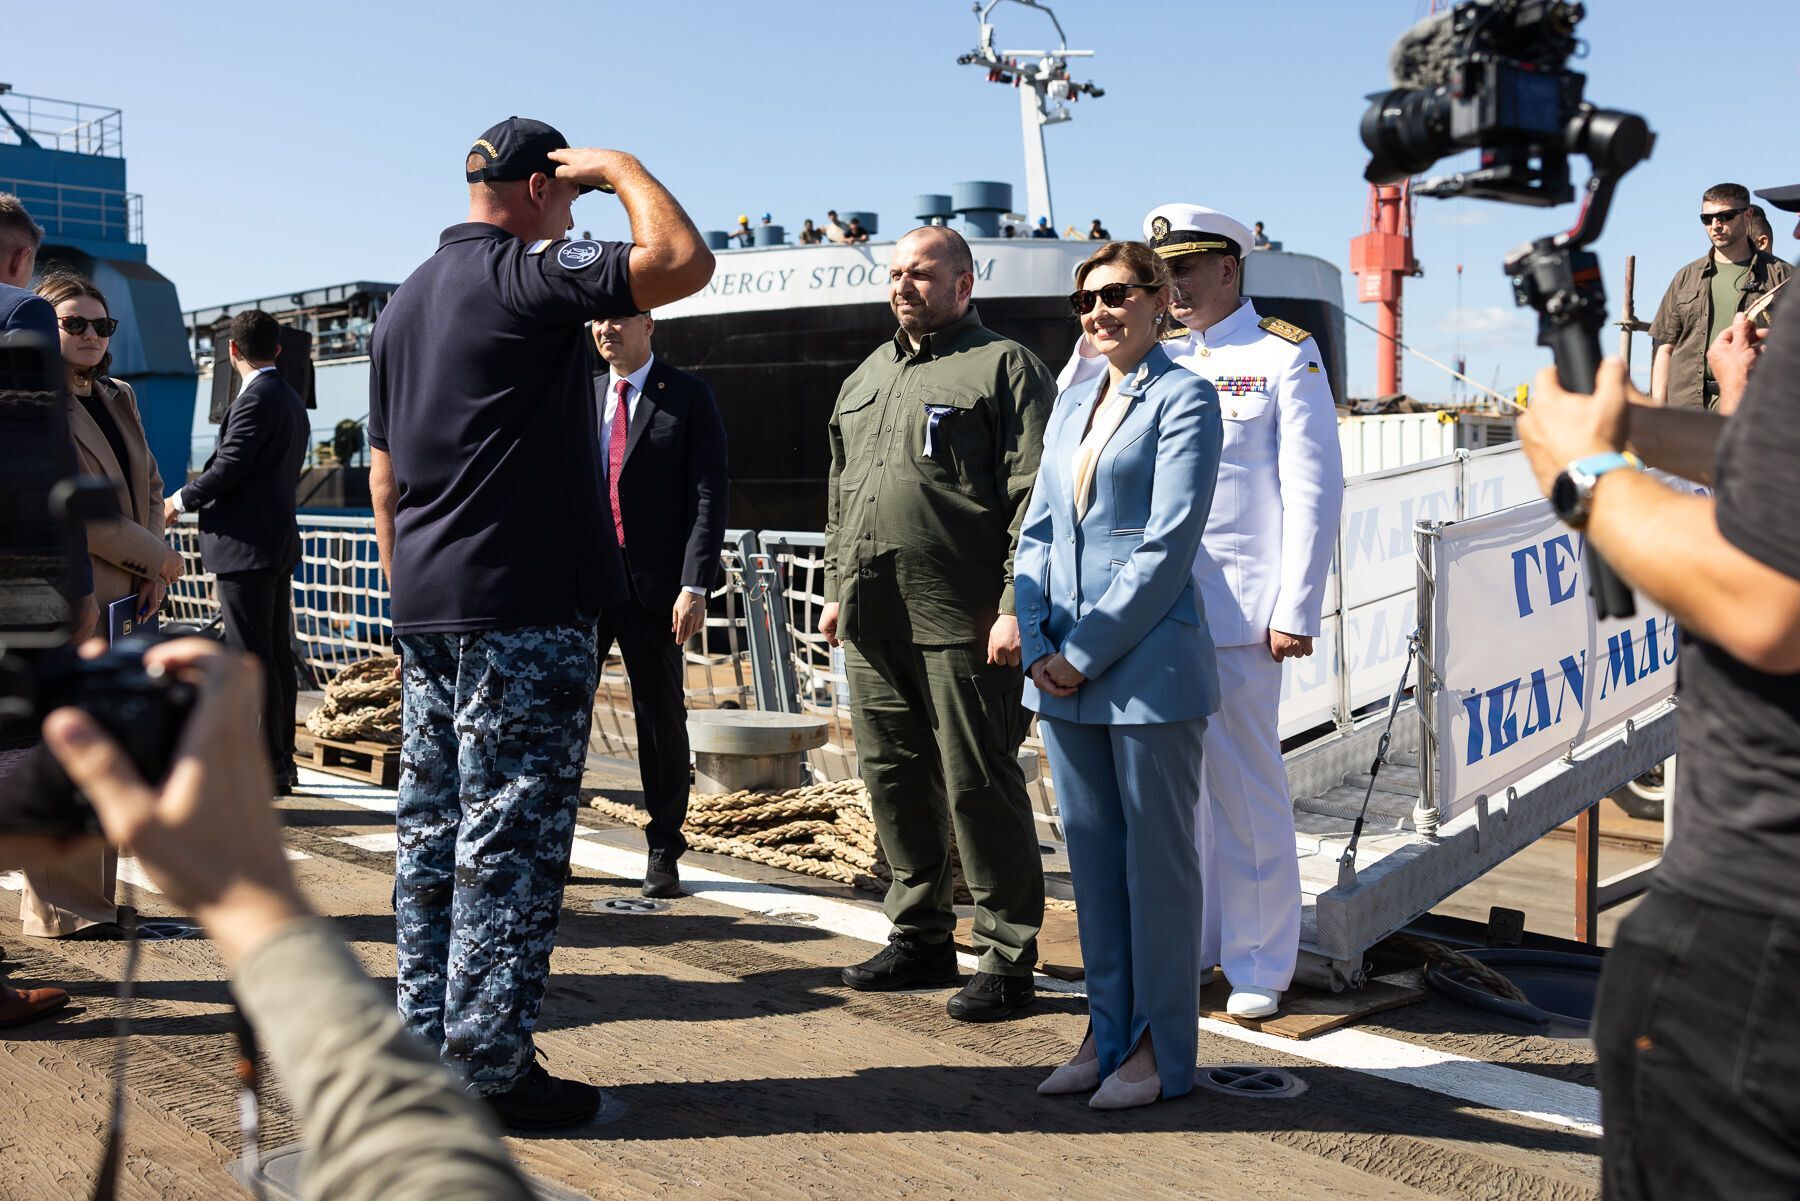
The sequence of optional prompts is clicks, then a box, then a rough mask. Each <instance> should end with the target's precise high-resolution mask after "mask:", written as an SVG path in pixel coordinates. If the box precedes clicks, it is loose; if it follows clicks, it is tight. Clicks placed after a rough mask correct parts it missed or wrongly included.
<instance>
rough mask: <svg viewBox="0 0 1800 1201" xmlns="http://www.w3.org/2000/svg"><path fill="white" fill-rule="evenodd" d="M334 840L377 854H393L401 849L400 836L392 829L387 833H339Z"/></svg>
mask: <svg viewBox="0 0 1800 1201" xmlns="http://www.w3.org/2000/svg"><path fill="white" fill-rule="evenodd" d="M332 841H333V842H341V843H343V844H344V845H345V846H349V847H355V848H356V849H357V850H359V851H373V852H375V853H376V854H382V853H386V854H389V855H391V854H393V853H394V852H395V851H397V850H399V849H400V836H399V835H398V834H396V833H395V832H394V831H392V830H389V831H388V832H387V833H385V834H339V835H337V836H335V837H334V838H333V839H332Z"/></svg>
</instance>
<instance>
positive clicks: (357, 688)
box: [306, 655, 400, 746]
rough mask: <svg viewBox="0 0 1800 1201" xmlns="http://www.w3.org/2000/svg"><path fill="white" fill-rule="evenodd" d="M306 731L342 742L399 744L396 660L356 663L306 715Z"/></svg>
mask: <svg viewBox="0 0 1800 1201" xmlns="http://www.w3.org/2000/svg"><path fill="white" fill-rule="evenodd" d="M306 728H307V729H309V730H311V731H312V732H313V733H314V734H316V735H318V736H319V737H320V738H330V739H334V740H336V741H339V742H385V743H388V744H390V745H395V746H397V745H399V742H400V681H399V680H397V679H395V678H394V659H393V657H392V656H391V655H382V656H379V657H377V658H374V659H364V660H363V661H362V662H360V663H353V664H351V665H350V666H349V667H346V668H345V669H344V670H343V671H340V672H339V673H338V674H337V678H336V679H334V680H332V681H331V683H329V684H327V685H326V686H325V703H324V704H322V705H320V706H319V707H318V708H317V709H314V710H313V711H312V712H311V713H309V714H307V715H306Z"/></svg>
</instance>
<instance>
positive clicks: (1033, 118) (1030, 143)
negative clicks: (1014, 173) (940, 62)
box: [956, 0, 1106, 229]
mask: <svg viewBox="0 0 1800 1201" xmlns="http://www.w3.org/2000/svg"><path fill="white" fill-rule="evenodd" d="M1010 2H1011V3H1013V4H1020V5H1023V6H1024V7H1026V8H1035V9H1037V10H1038V11H1039V12H1041V13H1043V14H1044V15H1045V16H1046V17H1049V18H1050V23H1051V24H1052V25H1054V26H1056V49H1054V50H995V49H994V26H993V23H992V22H991V21H989V19H988V18H989V16H990V15H991V14H992V13H993V11H994V8H995V6H997V5H998V4H1000V3H1001V0H988V3H987V7H985V8H984V7H982V5H981V4H980V2H979V0H977V2H976V4H975V6H974V8H975V20H976V22H977V23H978V24H979V25H980V27H981V42H980V44H979V45H978V46H977V47H976V48H975V49H974V50H972V51H970V52H969V53H967V54H964V55H961V56H959V57H958V58H957V60H956V61H957V62H958V63H961V64H963V65H964V66H973V67H980V68H982V69H983V70H985V71H986V72H987V77H988V82H990V83H1002V84H1008V85H1010V86H1012V87H1014V88H1016V89H1018V92H1019V120H1020V123H1021V125H1022V126H1023V132H1024V135H1025V195H1026V198H1027V201H1028V203H1029V212H1028V213H1027V214H1026V219H1027V220H1036V219H1037V218H1039V217H1043V218H1045V219H1046V220H1047V221H1048V222H1049V223H1050V228H1051V229H1055V228H1056V213H1055V211H1054V210H1053V209H1052V208H1051V205H1050V164H1049V160H1048V159H1047V158H1046V156H1045V153H1044V126H1046V125H1055V124H1058V123H1059V122H1062V121H1067V120H1068V119H1069V118H1070V116H1071V114H1070V112H1069V105H1071V104H1073V103H1075V101H1076V100H1077V99H1078V98H1079V97H1080V96H1081V95H1082V94H1083V93H1085V94H1087V95H1089V96H1093V97H1094V98H1095V99H1098V98H1099V97H1101V96H1104V95H1105V94H1106V93H1105V91H1104V90H1103V89H1101V88H1098V87H1096V86H1095V85H1094V84H1093V83H1092V82H1091V81H1090V82H1088V83H1076V82H1075V81H1074V80H1072V79H1070V78H1069V60H1070V59H1072V58H1092V57H1094V52H1093V51H1092V50H1071V49H1069V41H1068V38H1066V37H1065V36H1064V35H1063V29H1062V22H1060V21H1058V20H1057V19H1056V14H1055V13H1054V12H1052V11H1051V9H1050V6H1049V5H1047V4H1039V3H1037V0H1010Z"/></svg>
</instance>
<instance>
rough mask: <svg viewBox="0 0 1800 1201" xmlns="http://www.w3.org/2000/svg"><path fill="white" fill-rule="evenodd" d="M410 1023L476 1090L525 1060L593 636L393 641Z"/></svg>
mask: <svg viewBox="0 0 1800 1201" xmlns="http://www.w3.org/2000/svg"><path fill="white" fill-rule="evenodd" d="M395 641H396V644H397V648H398V650H399V652H400V657H401V663H402V669H401V678H402V694H403V711H404V718H403V725H404V733H403V737H402V743H401V752H400V789H399V791H400V798H399V808H398V813H397V817H396V825H397V827H398V830H399V844H400V845H399V854H398V858H397V863H396V870H395V890H394V916H395V926H396V938H395V942H396V949H397V951H398V958H399V968H398V973H397V974H398V985H397V991H398V998H399V1005H400V1016H401V1018H402V1019H403V1020H404V1021H405V1022H406V1025H407V1028H408V1029H410V1030H411V1031H412V1032H413V1033H414V1034H416V1035H418V1036H419V1037H420V1038H422V1039H424V1040H425V1041H426V1043H427V1044H428V1045H430V1046H433V1047H436V1048H438V1053H439V1055H440V1056H441V1057H442V1059H443V1061H444V1062H445V1063H446V1064H448V1065H449V1066H450V1067H451V1068H452V1069H453V1070H455V1071H457V1072H458V1073H460V1074H461V1075H462V1076H463V1078H464V1079H465V1080H467V1081H468V1084H469V1087H470V1089H471V1091H473V1092H475V1093H479V1094H491V1093H500V1092H505V1091H507V1090H508V1089H509V1088H511V1087H512V1085H513V1084H514V1083H516V1082H517V1080H518V1079H519V1078H520V1077H521V1076H523V1075H524V1074H525V1072H526V1070H527V1069H529V1068H530V1066H531V1062H532V1057H533V1054H534V1050H535V1048H534V1047H533V1044H532V1031H533V1029H534V1028H535V1027H536V1025H537V1019H538V1010H539V1009H540V1008H541V1007H542V1005H543V1001H544V988H545V984H546V981H547V978H548V976H549V970H550V950H551V947H552V946H553V945H554V944H555V941H556V925H557V918H558V915H559V913H560V912H561V909H562V893H563V881H564V879H565V877H566V875H567V872H568V865H569V849H570V845H571V840H572V839H573V838H574V834H575V811H576V808H577V806H578V805H579V803H580V786H581V772H582V767H583V764H584V763H585V761H586V757H587V747H588V727H589V724H590V722H591V721H592V717H593V698H594V686H595V683H596V677H597V674H598V667H597V664H596V659H595V646H594V630H593V628H592V627H583V626H535V627H528V628H524V629H512V630H489V631H483V632H479V633H471V634H412V635H404V636H401V637H399V638H397V639H396V640H395Z"/></svg>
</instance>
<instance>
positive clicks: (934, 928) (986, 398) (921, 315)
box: [820, 226, 1056, 1021]
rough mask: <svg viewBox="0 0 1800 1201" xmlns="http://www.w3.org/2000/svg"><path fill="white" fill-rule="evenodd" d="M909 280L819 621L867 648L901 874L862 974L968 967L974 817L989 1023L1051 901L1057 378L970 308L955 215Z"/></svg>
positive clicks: (860, 405)
mask: <svg viewBox="0 0 1800 1201" xmlns="http://www.w3.org/2000/svg"><path fill="white" fill-rule="evenodd" d="M888 281H889V282H888V302H889V304H890V306H891V307H892V308H893V310H894V316H895V317H896V318H898V319H899V322H900V329H899V332H898V333H897V334H896V335H895V337H894V340H893V341H892V342H890V343H887V344H886V345H883V346H881V347H880V348H879V349H877V350H876V351H875V352H874V353H873V354H871V355H870V356H869V357H868V358H867V359H865V360H864V361H863V364H862V366H860V367H858V368H857V369H856V371H855V373H854V374H852V375H851V376H850V378H849V379H848V380H846V381H845V382H844V386H843V389H842V390H841V391H840V392H839V393H838V399H837V406H836V407H835V408H834V409H833V410H832V414H831V428H830V437H831V483H830V493H829V502H828V504H829V508H828V516H827V518H826V523H825V562H826V567H825V599H826V602H827V603H826V605H825V611H824V614H823V616H822V617H821V620H820V629H821V631H822V632H823V633H824V634H825V636H826V637H827V638H829V639H830V640H831V642H832V644H833V645H834V646H835V645H837V644H838V642H839V640H842V641H843V642H844V643H846V644H848V650H847V651H846V653H845V660H846V663H847V670H848V674H849V680H850V705H851V713H852V715H853V717H854V719H855V723H856V746H857V753H858V756H859V759H860V761H861V764H862V774H863V779H864V781H865V782H866V783H867V784H868V787H869V796H870V799H871V800H872V802H873V804H874V810H875V828H876V831H877V833H878V834H879V835H880V837H881V846H882V850H883V851H884V852H885V853H886V855H887V860H888V863H889V865H890V866H891V867H892V868H893V871H894V879H893V883H892V885H891V886H890V887H889V888H888V894H887V906H886V908H887V915H888V919H889V920H890V921H892V922H893V923H894V934H893V935H892V937H891V939H890V941H889V943H888V946H887V948H886V949H885V950H883V951H882V952H881V954H879V955H877V956H876V957H875V958H873V959H871V960H870V961H869V962H867V963H864V964H860V965H858V966H856V967H851V968H846V969H845V970H844V982H845V983H846V984H848V985H850V986H851V987H852V988H859V989H899V988H917V987H921V986H927V985H941V986H947V985H951V984H954V983H956V980H957V975H958V973H957V969H956V953H955V950H954V948H953V947H952V945H951V941H950V935H951V932H952V931H953V930H954V929H955V927H956V915H955V912H954V911H953V910H952V908H951V871H950V838H949V831H950V827H951V825H954V827H955V830H956V845H957V849H958V851H959V853H960V855H961V859H962V868H963V875H964V878H965V879H966V880H967V881H968V885H969V891H970V892H971V893H972V894H973V895H974V899H975V930H974V941H975V947H976V950H977V951H978V952H979V953H980V963H979V965H978V970H977V972H976V974H975V977H974V978H973V979H972V980H971V981H970V982H969V984H968V985H967V986H966V987H965V988H964V989H963V990H962V991H961V992H960V993H958V994H957V995H956V996H954V997H952V998H951V999H950V1003H949V1006H948V1009H949V1012H950V1015H951V1016H952V1017H956V1018H961V1019H963V1020H966V1021H989V1020H992V1019H994V1018H1000V1017H1005V1016H1006V1015H1007V1014H1009V1013H1011V1012H1013V1011H1014V1010H1015V1009H1018V1008H1019V1007H1021V1006H1023V1005H1028V1004H1030V1003H1031V1001H1032V1000H1033V992H1032V984H1031V972H1032V968H1033V966H1034V965H1035V963H1036V961H1037V933H1038V927H1039V926H1040V925H1042V923H1043V917H1044V875H1043V866H1042V864H1041V863H1040V862H1039V859H1038V849H1037V833H1036V829H1035V827H1034V825H1033V823H1032V816H1031V803H1030V800H1029V799H1028V798H1027V796H1026V794H1025V779H1024V776H1023V775H1022V774H1021V772H1020V771H1019V764H1018V758H1017V756H1018V749H1019V744H1020V742H1022V741H1023V740H1024V737H1025V723H1026V714H1025V711H1024V709H1023V708H1022V707H1021V705H1020V697H1021V693H1022V691H1023V687H1024V676H1023V673H1022V672H1021V670H1020V667H1019V623H1018V619H1017V618H1016V617H1015V616H1014V615H1013V581H1012V567H1013V552H1014V551H1015V550H1016V549H1017V547H1018V541H1019V523H1020V521H1021V520H1022V519H1023V517H1024V513H1025V502H1026V500H1027V499H1028V498H1029V496H1030V495H1031V485H1032V482H1033V481H1034V480H1035V479H1036V478H1037V467H1038V453H1039V450H1040V449H1041V447H1042V443H1043V436H1044V424H1045V422H1046V420H1047V419H1048V418H1049V415H1050V407H1051V405H1052V403H1054V401H1055V397H1056V383H1055V379H1054V377H1053V376H1052V375H1051V373H1050V372H1049V371H1048V370H1047V369H1046V368H1045V367H1044V365H1043V364H1042V363H1041V362H1039V361H1038V360H1037V358H1036V357H1035V356H1033V355H1032V353H1031V352H1030V351H1028V350H1026V349H1025V348H1024V347H1022V346H1020V345H1019V344H1018V343H1016V342H1011V341H1008V340H1007V339H1005V338H1002V337H1001V336H1000V335H998V334H996V333H993V332H992V331H990V330H988V329H986V328H985V327H983V326H982V324H981V319H980V317H978V316H977V315H976V312H975V309H974V308H973V307H972V306H971V305H970V303H969V297H970V293H971V292H972V291H973V289H974V286H975V265H974V260H973V258H972V257H971V255H970V253H969V246H968V243H966V242H964V241H963V239H962V237H961V236H960V235H959V234H957V233H956V232H955V231H953V230H949V229H945V228H943V227H941V226H937V227H932V226H928V227H926V228H924V229H916V230H914V231H913V232H912V233H910V234H908V235H906V237H904V238H902V239H901V240H900V241H899V242H897V243H896V244H895V246H894V255H893V259H892V261H891V264H890V267H889V273H888ZM946 811H947V812H946Z"/></svg>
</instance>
